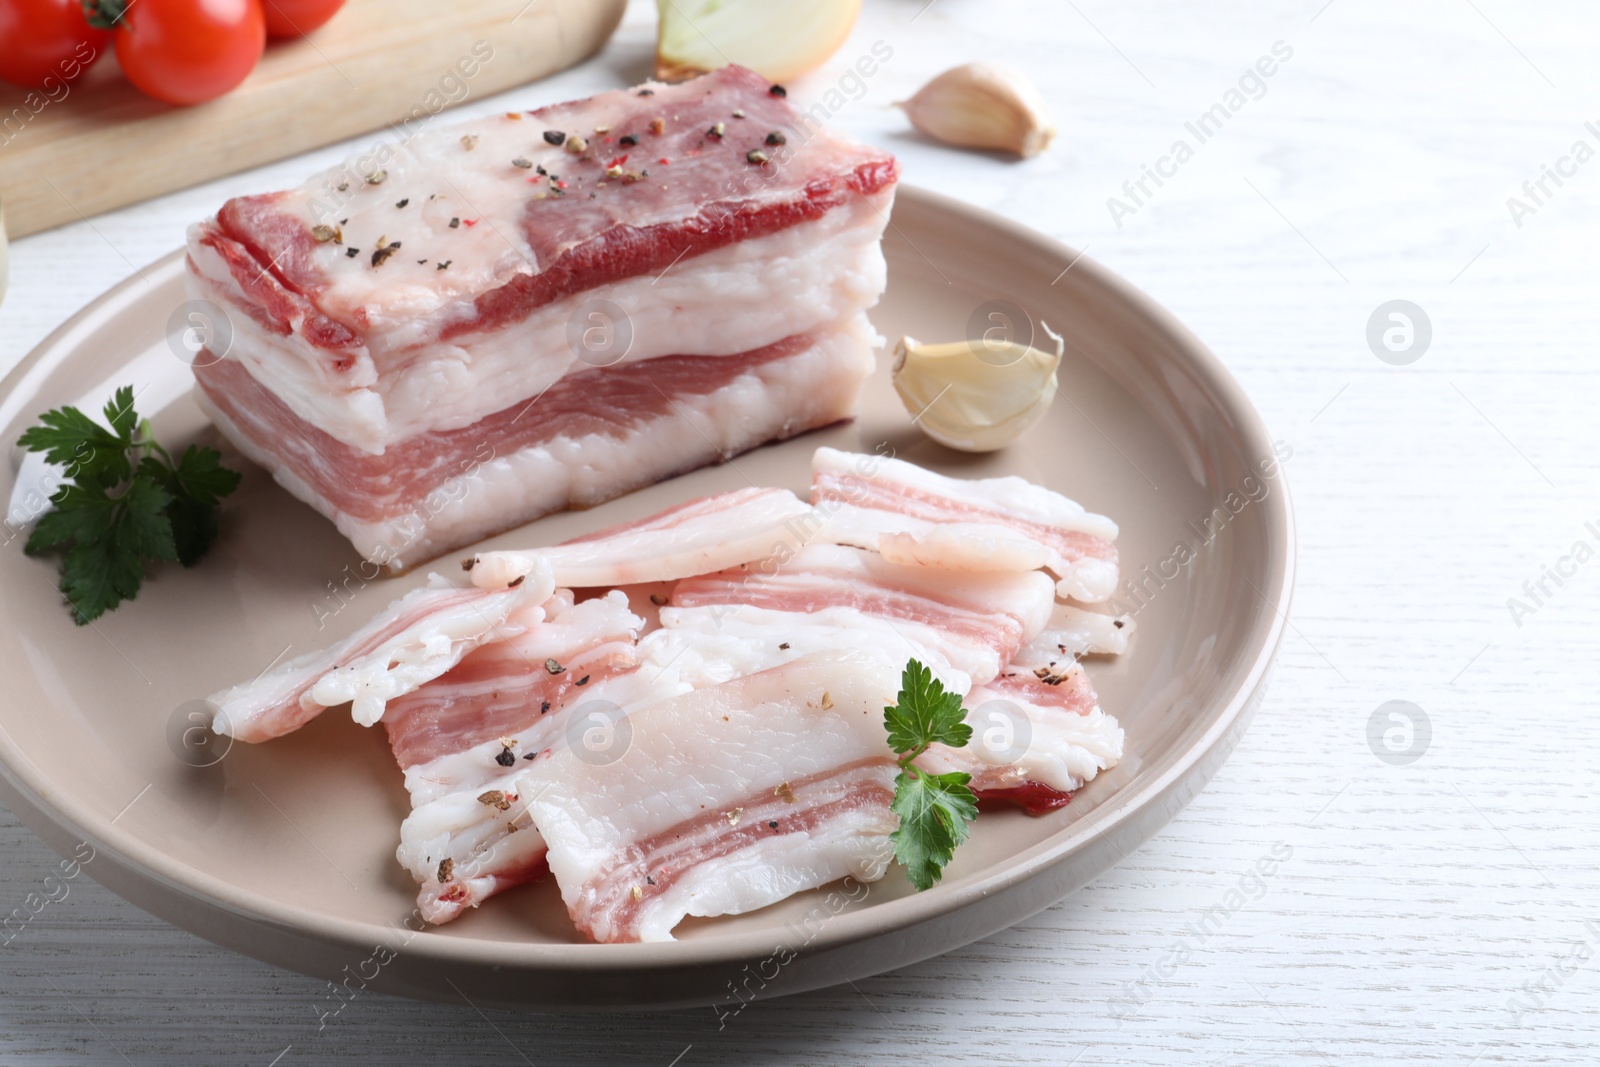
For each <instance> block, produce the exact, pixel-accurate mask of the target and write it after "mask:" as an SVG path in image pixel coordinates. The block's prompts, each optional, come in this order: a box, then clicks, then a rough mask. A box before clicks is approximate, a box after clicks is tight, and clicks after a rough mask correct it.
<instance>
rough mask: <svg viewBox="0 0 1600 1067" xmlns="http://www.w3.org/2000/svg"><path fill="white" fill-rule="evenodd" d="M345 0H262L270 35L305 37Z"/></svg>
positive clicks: (333, 13) (329, 16) (326, 19)
mask: <svg viewBox="0 0 1600 1067" xmlns="http://www.w3.org/2000/svg"><path fill="white" fill-rule="evenodd" d="M343 6H344V0H261V13H262V14H263V15H265V16H266V17H267V36H268V37H304V36H305V35H306V34H308V33H310V32H311V31H312V30H314V29H316V28H318V27H319V26H321V25H322V24H323V23H324V22H327V21H328V20H329V19H331V18H333V16H334V15H335V14H336V13H337V12H338V10H339V9H340V8H341V7H343Z"/></svg>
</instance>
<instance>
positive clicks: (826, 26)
mask: <svg viewBox="0 0 1600 1067" xmlns="http://www.w3.org/2000/svg"><path fill="white" fill-rule="evenodd" d="M656 6H657V8H658V10H659V11H660V15H661V27H660V32H659V36H658V37H657V42H656V77H657V78H660V79H661V80H662V81H682V80H683V79H685V78H692V77H694V76H695V75H696V74H704V73H705V72H707V71H711V70H716V69H717V68H719V67H725V66H727V65H728V64H729V63H738V64H740V65H741V66H745V67H749V68H750V69H751V70H753V71H755V72H756V73H758V74H760V75H761V76H762V77H763V78H770V79H771V80H772V81H774V82H784V81H788V80H789V79H791V78H796V77H799V76H800V75H802V74H804V73H806V71H808V70H813V69H815V68H816V67H819V66H821V65H822V64H823V62H825V61H826V60H827V58H828V57H829V56H831V55H833V53H834V52H836V51H838V50H839V46H840V45H842V44H844V39H845V38H846V37H848V36H849V35H850V28H851V27H852V26H854V25H855V23H856V16H857V15H859V14H860V13H861V0H806V2H805V3H796V2H795V0H656Z"/></svg>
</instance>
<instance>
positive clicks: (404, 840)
mask: <svg viewBox="0 0 1600 1067" xmlns="http://www.w3.org/2000/svg"><path fill="white" fill-rule="evenodd" d="M643 623H644V620H642V619H640V618H639V617H638V616H636V615H634V614H633V613H632V612H631V611H629V610H628V603H627V598H626V597H625V596H623V594H621V593H619V592H612V593H610V594H608V595H606V596H603V597H598V598H595V599H592V600H586V601H583V602H581V603H576V604H575V603H573V599H572V594H571V593H570V592H568V591H565V590H562V591H558V592H557V593H556V594H555V595H554V596H553V597H552V598H551V599H550V600H549V601H548V602H547V603H546V605H545V608H544V618H543V619H542V620H541V621H539V622H536V623H533V624H530V625H529V626H527V627H526V628H525V629H524V630H523V631H522V632H521V633H519V634H517V635H516V636H514V637H511V638H508V639H506V640H502V641H498V642H495V643H492V644H487V645H483V646H481V647H479V648H477V649H476V650H474V651H473V652H472V653H470V654H469V655H467V656H466V657H465V658H464V659H462V661H461V662H460V663H459V664H457V665H456V666H455V667H454V668H452V669H451V670H450V671H449V672H448V673H447V674H445V675H443V676H441V677H439V678H437V679H435V680H434V681H432V682H430V683H428V684H427V685H424V686H422V687H420V688H419V689H417V690H415V691H414V692H412V693H409V694H407V695H406V696H404V697H400V698H398V699H396V700H395V701H393V702H391V704H390V706H389V710H388V712H387V714H386V715H385V717H384V726H385V728H386V729H387V730H388V732H389V741H390V745H391V747H392V748H393V750H394V754H395V759H396V761H397V762H398V763H399V764H400V766H401V767H402V768H403V769H404V770H405V776H406V788H407V790H408V791H409V793H410V794H411V803H412V812H411V814H410V815H409V816H407V818H406V820H405V822H404V823H403V824H402V825H401V829H400V847H399V850H398V852H397V856H398V858H399V860H400V862H401V864H402V865H403V866H405V867H406V868H407V870H409V871H410V872H411V875H412V876H413V877H414V878H415V879H416V880H417V883H418V885H419V887H420V888H419V891H418V897H417V903H418V907H419V908H420V910H421V913H422V916H423V918H425V919H426V920H428V921H429V922H432V923H443V922H448V921H449V920H451V919H453V918H455V917H456V916H457V915H459V914H460V913H461V912H462V911H463V910H464V909H466V908H468V907H476V906H477V905H478V904H479V903H481V902H482V901H483V900H485V899H486V898H488V897H490V896H492V895H494V894H495V893H498V892H500V891H502V890H504V889H508V888H510V887H512V886H515V885H520V884H522V883H523V882H526V881H530V880H532V879H534V878H537V877H539V876H540V875H541V874H542V873H543V872H544V840H543V838H541V837H540V835H539V832H538V831H537V830H536V829H534V828H533V827H532V825H531V823H530V820H529V817H528V811H527V803H526V801H525V800H524V794H525V787H524V785H523V784H522V779H523V778H524V777H525V771H526V769H527V768H528V766H529V763H528V761H529V760H531V759H534V758H535V757H537V756H538V754H539V753H541V752H543V751H546V750H548V749H550V748H551V747H552V746H556V745H562V744H568V743H576V744H579V745H583V744H586V743H587V744H590V745H602V744H603V743H604V742H605V740H606V731H607V730H608V729H609V728H611V727H612V726H613V725H614V723H615V722H616V721H618V720H620V718H621V717H622V715H623V714H625V709H627V708H631V707H634V706H636V705H639V704H642V703H648V702H650V701H653V700H657V699H661V698H663V697H666V696H671V695H674V694H676V693H678V692H681V691H682V689H681V687H675V686H674V685H673V684H672V679H670V678H668V679H665V680H659V679H657V678H655V677H654V676H653V674H654V672H652V674H651V675H642V674H640V673H639V672H638V671H636V670H635V666H636V657H635V653H634V641H635V638H636V636H637V634H638V631H639V628H640V627H641V626H642V625H643Z"/></svg>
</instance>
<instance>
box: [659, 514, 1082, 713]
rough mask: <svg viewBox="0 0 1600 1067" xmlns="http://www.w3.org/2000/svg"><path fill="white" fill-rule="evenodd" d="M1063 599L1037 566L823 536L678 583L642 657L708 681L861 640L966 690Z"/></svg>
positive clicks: (997, 666)
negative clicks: (939, 560) (973, 566)
mask: <svg viewBox="0 0 1600 1067" xmlns="http://www.w3.org/2000/svg"><path fill="white" fill-rule="evenodd" d="M1054 600H1055V589H1054V585H1053V583H1052V582H1051V581H1050V579H1049V578H1048V577H1047V576H1046V575H1044V574H1042V573H1040V572H1038V571H1011V572H1001V573H994V574H979V573H972V572H959V571H939V570H932V569H930V568H926V567H915V566H905V565H902V564H898V563H891V562H889V561H888V560H885V559H883V558H882V557H881V556H879V555H877V554H875V553H872V552H868V551H865V550H862V549H856V548H847V547H844V546H840V545H828V544H814V545H811V546H809V547H807V548H804V549H802V550H801V551H799V552H797V553H795V554H794V555H793V556H792V557H790V558H786V559H774V560H771V561H768V562H765V563H758V564H747V565H744V566H741V567H735V568H730V569H728V570H724V571H720V572H717V573H715V574H708V575H704V576H702V577H698V578H691V579H687V580H684V581H681V582H679V583H678V584H677V586H675V587H674V588H673V590H672V593H671V594H670V596H669V601H668V604H667V606H665V607H663V608H662V609H661V613H660V614H661V624H662V629H661V630H657V631H654V632H653V633H651V634H650V635H649V636H647V637H646V638H645V646H646V647H645V649H644V650H643V655H645V657H646V658H647V659H648V660H650V661H651V662H659V663H662V664H667V663H672V664H674V665H675V669H676V670H678V671H679V672H681V673H682V675H683V677H684V678H685V679H686V680H688V681H690V682H691V683H692V684H709V683H713V682H718V681H725V680H727V679H729V678H734V677H738V676H739V675H742V674H751V673H754V672H756V671H759V670H765V669H767V668H769V667H773V666H777V665H778V664H781V663H785V662H788V661H789V660H793V659H796V658H798V657H800V656H803V655H807V654H809V653H813V652H818V651H823V650H828V649H850V648H857V649H862V650H873V651H875V652H876V653H877V654H878V655H880V656H881V657H882V658H885V659H887V660H888V661H890V662H894V663H898V664H902V665H903V664H904V662H905V660H906V659H907V657H910V656H915V657H917V658H918V659H920V660H922V661H923V662H924V663H925V664H926V665H927V666H928V667H929V669H930V670H932V671H933V672H934V674H935V675H936V676H937V677H939V679H940V680H941V681H942V682H944V683H945V685H946V686H948V687H949V688H951V689H952V690H954V691H955V692H959V693H965V692H967V690H968V689H970V688H971V687H972V685H973V684H974V683H977V684H982V683H985V682H988V681H990V680H992V679H994V678H995V677H996V676H997V675H998V674H999V673H1000V671H1001V669H1002V668H1003V667H1005V666H1006V664H1008V663H1009V662H1010V660H1011V658H1012V656H1013V655H1014V654H1015V653H1016V652H1017V650H1018V649H1019V648H1021V647H1022V646H1023V645H1024V644H1026V643H1027V642H1028V641H1030V640H1032V639H1033V638H1034V637H1035V636H1036V635H1037V634H1039V633H1040V631H1042V630H1043V628H1044V626H1045V625H1046V623H1047V622H1048V620H1049V618H1050V615H1051V609H1052V607H1053V606H1054Z"/></svg>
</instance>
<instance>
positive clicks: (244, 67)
mask: <svg viewBox="0 0 1600 1067" xmlns="http://www.w3.org/2000/svg"><path fill="white" fill-rule="evenodd" d="M266 45H267V26H266V21H265V19H264V18H263V17H262V14H261V4H260V2H259V0H136V2H135V3H132V4H129V5H128V8H127V10H126V11H125V12H124V14H123V16H122V21H121V22H119V23H118V24H117V62H118V63H120V64H121V65H122V72H123V73H124V74H126V75H127V76H128V80H129V81H131V82H132V83H133V84H134V85H136V86H138V87H139V89H141V90H143V91H144V92H146V93H148V94H149V95H151V96H153V97H155V98H156V99H157V100H165V101H166V102H167V103H169V104H199V103H203V102H205V101H207V100H212V99H214V98H216V97H219V96H221V95H222V94H223V93H225V92H227V91H228V90H229V89H232V88H233V87H234V86H236V85H238V84H239V83H240V82H242V81H244V79H245V75H247V74H249V73H250V71H251V70H253V69H255V65H256V61H257V60H259V59H260V58H261V52H262V49H264V48H265V47H266Z"/></svg>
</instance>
